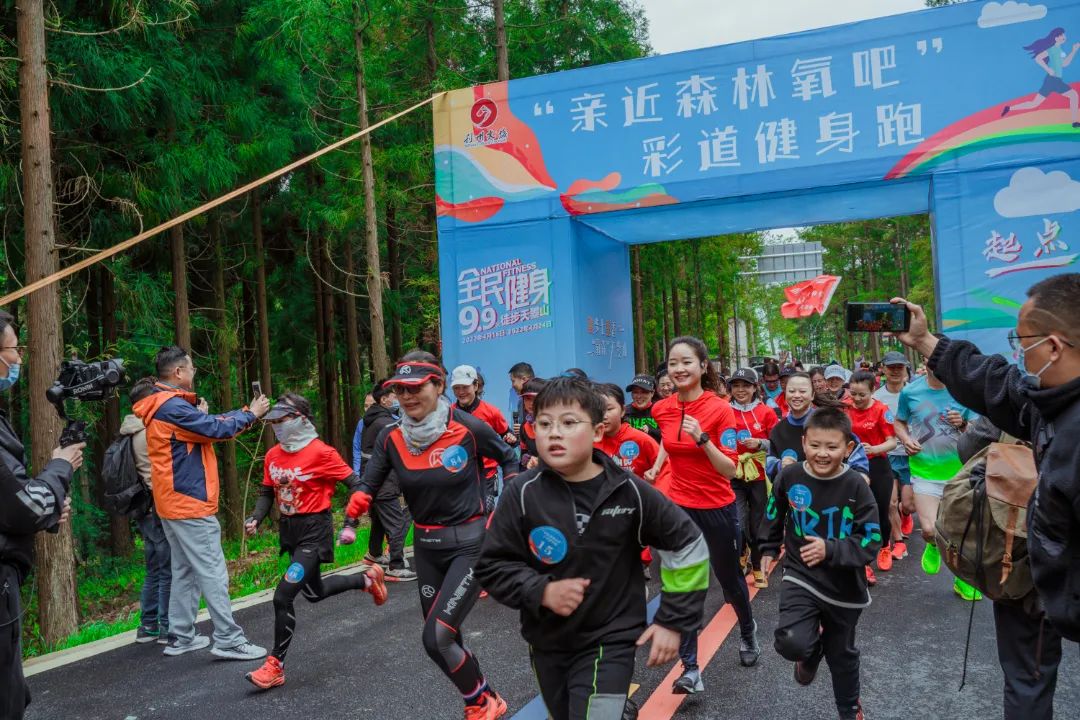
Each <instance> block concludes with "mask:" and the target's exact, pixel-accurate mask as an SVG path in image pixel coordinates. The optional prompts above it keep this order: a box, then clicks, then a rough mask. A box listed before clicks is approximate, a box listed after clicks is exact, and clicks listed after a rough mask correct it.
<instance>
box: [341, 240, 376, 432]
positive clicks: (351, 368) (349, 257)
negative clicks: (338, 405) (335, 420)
mask: <svg viewBox="0 0 1080 720" xmlns="http://www.w3.org/2000/svg"><path fill="white" fill-rule="evenodd" d="M344 250H345V273H346V277H345V289H346V290H348V291H349V293H350V294H348V295H346V296H345V297H344V301H345V364H346V373H345V377H346V378H348V381H349V397H351V398H352V403H351V405H352V413H351V414H350V415H349V427H350V428H355V427H356V424H357V423H358V422H360V418H361V417H362V416H363V413H364V405H363V403H362V402H361V398H360V386H361V385H362V384H363V382H364V380H363V376H362V375H361V374H360V323H359V319H358V317H357V311H356V296H355V295H353V294H352V293H354V292H355V286H356V283H355V278H354V273H355V272H356V269H355V264H356V263H355V261H354V260H353V244H352V243H351V242H349V241H348V240H346V241H345V248H344ZM377 379H379V378H376V380H377Z"/></svg>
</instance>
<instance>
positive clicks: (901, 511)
mask: <svg viewBox="0 0 1080 720" xmlns="http://www.w3.org/2000/svg"><path fill="white" fill-rule="evenodd" d="M882 364H883V366H884V368H885V378H884V380H883V382H882V385H881V387H879V388H878V389H877V391H876V392H874V399H875V400H880V401H881V402H883V403H885V404H886V405H887V406H888V407H889V410H890V411H891V412H892V414H893V421H894V423H895V420H896V408H897V405H898V404H899V401H900V391H901V390H903V389H904V385H906V384H907V382H908V379H909V377H910V375H911V373H910V371H909V370H908V364H907V358H905V357H904V354H903V353H899V352H896V351H895V350H891V351H889V352H887V353H885V358H884V361H883V363H882ZM889 465H890V466H891V467H892V471H893V477H894V478H895V479H896V486H895V487H894V488H893V500H892V502H891V503H890V505H889V525H890V526H891V527H892V541H893V559H894V560H902V559H903V558H906V557H907V554H908V551H907V543H906V542H905V541H906V540H907V538H908V536H909V535H911V531H912V530H913V529H914V525H915V518H913V517H912V513H914V512H915V495H914V493H913V492H912V491H911V467H910V466H909V465H908V454H907V450H906V449H904V444H903V443H901V442H897V443H896V447H895V448H894V449H893V450H892V452H890V453H889Z"/></svg>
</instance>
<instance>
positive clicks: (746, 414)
mask: <svg viewBox="0 0 1080 720" xmlns="http://www.w3.org/2000/svg"><path fill="white" fill-rule="evenodd" d="M757 386H758V374H757V372H756V371H755V370H754V369H753V368H739V369H738V370H736V371H735V374H734V375H732V376H731V397H732V400H731V409H732V410H733V411H734V412H735V427H736V428H737V430H736V439H737V441H738V445H737V446H736V449H737V450H738V453H739V460H738V463H737V465H738V467H737V468H736V471H735V478H734V479H733V480H732V481H731V489H732V490H734V491H735V502H736V503H738V506H739V525H741V526H742V530H743V539H742V541H741V542H742V548H743V549H742V564H743V565H744V566H746V567H748V568H750V569H751V570H752V571H753V573H754V585H755V586H756V587H759V588H765V587H768V586H769V580H768V578H767V577H765V576H764V575H762V574H761V569H760V567H761V552H760V550H759V549H758V541H757V533H758V530H759V529H760V528H761V521H762V519H763V518H764V517H765V503H766V502H767V501H768V491H767V490H766V487H765V460H766V458H767V457H768V452H769V433H771V432H772V429H773V428H774V427H776V423H777V422H778V420H777V418H776V413H775V412H773V411H772V409H771V408H769V407H768V406H766V405H765V404H764V403H762V402H761V400H759V399H758V397H757Z"/></svg>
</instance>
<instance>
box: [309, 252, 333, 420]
mask: <svg viewBox="0 0 1080 720" xmlns="http://www.w3.org/2000/svg"><path fill="white" fill-rule="evenodd" d="M308 252H310V253H311V255H310V257H309V260H310V261H311V266H312V268H314V271H313V272H312V273H311V295H312V299H313V301H314V304H315V366H316V368H318V376H319V397H320V398H322V399H323V402H324V407H323V413H322V420H323V427H322V435H323V437H324V438H325V437H328V436H329V432H330V424H329V422H330V421H329V413H327V412H326V407H325V405H326V404H328V402H329V401H328V398H329V397H330V393H329V390H327V387H326V379H327V374H326V370H325V368H326V363H327V362H328V360H327V357H326V336H327V326H326V305H325V304H324V303H323V299H322V296H323V284H322V281H321V280H319V275H321V274H322V240H321V239H320V237H319V234H318V233H316V234H315V237H314V238H311V241H310V242H309V244H308Z"/></svg>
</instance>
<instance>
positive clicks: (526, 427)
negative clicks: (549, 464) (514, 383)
mask: <svg viewBox="0 0 1080 720" xmlns="http://www.w3.org/2000/svg"><path fill="white" fill-rule="evenodd" d="M546 384H547V381H545V380H542V379H540V378H532V379H531V380H529V381H527V382H526V383H525V384H524V385H523V386H522V387H521V408H522V410H523V411H524V417H523V418H522V420H521V469H522V470H529V469H530V468H534V467H536V465H537V463H539V462H540V456H539V455H537V453H536V426H535V424H534V423H533V418H534V417H535V415H534V414H533V406H534V404H535V402H536V396H537V394H538V393H539V392H540V391H541V390H543V389H544V385H546Z"/></svg>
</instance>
